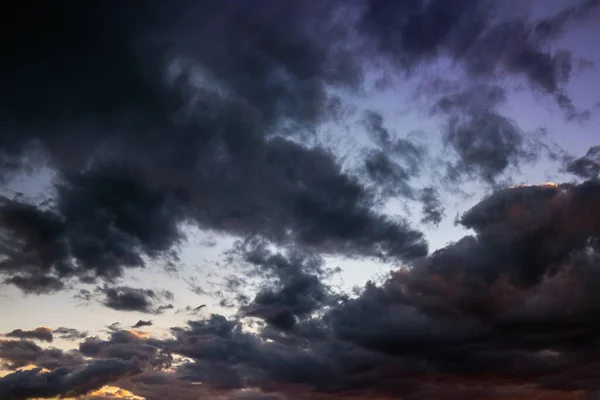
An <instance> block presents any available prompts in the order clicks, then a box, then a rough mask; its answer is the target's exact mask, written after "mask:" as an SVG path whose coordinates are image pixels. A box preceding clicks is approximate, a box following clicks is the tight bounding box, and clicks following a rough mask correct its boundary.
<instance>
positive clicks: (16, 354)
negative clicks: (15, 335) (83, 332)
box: [0, 340, 83, 370]
mask: <svg viewBox="0 0 600 400" xmlns="http://www.w3.org/2000/svg"><path fill="white" fill-rule="evenodd" d="M0 359H2V366H3V367H4V368H7V369H9V370H14V369H16V368H22V367H25V366H27V365H36V366H38V367H42V368H47V369H54V368H58V367H62V366H77V365H80V364H81V363H82V362H83V359H82V357H81V356H80V355H79V354H78V353H76V352H72V351H66V352H65V351H63V350H60V349H57V348H53V347H50V348H46V349H44V348H42V347H40V346H38V345H37V344H35V343H34V342H32V341H30V340H2V341H0Z"/></svg>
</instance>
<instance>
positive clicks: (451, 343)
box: [0, 0, 600, 400]
mask: <svg viewBox="0 0 600 400" xmlns="http://www.w3.org/2000/svg"><path fill="white" fill-rule="evenodd" d="M596 3H597V2H596ZM594 5H595V4H594V2H586V3H585V5H584V6H582V8H577V7H579V6H575V7H573V8H571V9H569V10H567V11H566V12H563V13H560V14H558V15H554V16H550V17H549V18H548V19H546V20H543V21H533V22H532V21H528V20H525V19H524V18H522V17H521V16H519V17H516V18H513V17H511V16H510V15H509V17H508V18H506V19H504V20H502V21H500V20H497V19H495V17H493V11H494V7H493V6H492V3H491V2H488V1H484V0H479V1H478V0H460V1H458V2H452V4H450V2H448V1H444V0H433V1H427V2H425V1H376V0H360V1H357V2H354V3H353V4H352V5H351V6H348V2H342V1H336V0H330V1H325V2H316V1H315V2H290V3H289V4H285V5H282V4H280V3H279V2H277V1H274V0H267V1H265V2H261V5H260V6H255V5H254V4H250V3H246V2H243V1H236V0H234V1H231V2H185V4H184V3H177V4H174V5H173V6H171V7H167V6H165V5H164V4H163V3H162V2H155V1H152V2H147V3H145V7H138V4H134V3H131V2H109V3H107V2H105V1H102V2H100V1H96V0H94V1H91V2H85V3H83V2H76V1H71V0H65V1H62V2H60V3H53V4H52V5H49V4H45V3H44V4H40V5H39V6H38V7H35V8H33V9H32V8H30V7H25V6H24V5H18V4H17V3H15V4H12V5H11V6H10V7H7V8H6V9H5V10H4V12H3V13H2V14H1V17H0V22H5V23H3V24H2V25H3V26H9V27H11V28H10V29H11V32H10V34H7V35H3V36H2V39H0V41H1V42H0V43H2V44H3V45H4V46H3V48H5V49H7V50H6V51H5V53H4V55H5V57H4V58H5V59H6V60H7V61H6V62H3V63H1V64H0V77H2V82H3V85H2V92H3V95H2V96H0V168H1V169H0V177H1V178H2V182H3V183H4V182H7V181H8V180H10V179H11V178H12V177H13V176H14V175H15V174H17V173H20V172H23V171H27V170H29V169H35V168H36V167H37V166H39V165H42V164H44V165H48V166H49V167H50V168H52V169H53V172H54V173H55V179H54V181H53V183H52V190H53V195H52V199H51V201H48V202H46V203H44V204H34V203H33V202H29V201H26V200H25V199H23V198H22V197H19V196H18V197H15V198H14V199H9V198H2V199H1V200H0V226H1V227H0V255H1V256H2V257H0V258H1V261H0V273H1V274H2V275H3V278H5V282H7V283H10V284H13V285H15V286H18V287H19V288H21V289H22V290H23V291H24V292H28V293H48V292H52V291H56V290H61V289H63V288H64V287H66V286H67V285H68V284H69V283H70V281H71V280H79V281H81V282H84V283H87V284H92V283H96V282H97V281H98V280H100V281H104V282H102V283H106V285H105V286H99V287H98V289H97V292H96V294H98V295H100V296H102V298H101V301H102V302H103V303H104V304H105V305H106V306H108V307H111V308H113V309H116V310H124V311H139V312H146V313H159V312H161V311H164V310H166V309H168V308H170V307H172V306H171V305H169V304H164V302H165V301H171V300H172V295H170V294H169V293H162V292H158V291H153V290H149V289H140V288H131V287H127V286H112V285H114V284H115V283H114V282H115V281H116V280H117V279H119V278H121V277H122V276H123V275H124V271H125V269H131V268H140V267H144V266H145V264H146V262H147V261H151V262H153V263H156V262H164V263H165V264H166V266H167V267H169V268H171V269H172V268H173V266H174V265H175V263H176V262H177V249H178V246H179V245H180V244H181V243H183V241H184V240H185V239H186V237H185V233H184V232H183V230H181V229H180V227H181V226H182V225H184V224H191V225H194V226H196V227H199V228H200V229H206V230H211V231H213V232H215V233H217V234H220V233H226V234H232V235H234V236H238V237H242V238H245V237H248V236H250V237H253V238H256V237H258V240H259V243H266V244H269V245H271V244H276V245H278V248H279V249H282V248H283V249H284V250H285V251H282V252H281V253H278V252H276V251H271V250H269V246H267V245H266V244H265V245H264V246H257V247H253V248H250V249H247V250H250V251H245V252H243V253H242V256H243V260H242V261H243V262H244V263H246V264H249V265H251V266H252V269H251V270H252V271H253V275H252V276H246V275H240V276H237V280H236V282H238V283H239V285H238V286H236V285H232V287H233V288H234V289H236V288H239V287H243V285H244V284H245V283H246V282H245V279H246V278H257V279H258V281H259V286H258V291H257V293H256V294H255V295H254V296H251V297H249V298H248V300H249V302H248V304H243V306H242V307H241V309H240V310H239V311H240V312H239V313H238V314H237V315H236V319H227V318H225V317H223V316H220V315H211V316H210V317H208V318H205V319H196V320H191V321H188V323H187V324H186V325H185V326H183V327H174V328H172V329H171V332H172V334H173V337H172V338H168V339H164V340H157V339H151V338H148V337H147V336H146V335H145V334H144V333H143V332H136V331H123V330H122V329H121V328H120V326H119V325H118V324H113V325H111V326H110V327H109V331H110V336H109V338H108V339H106V340H104V339H101V338H96V337H94V338H86V339H85V340H84V341H83V342H82V343H80V346H79V349H78V351H73V352H65V351H62V350H59V349H54V348H46V349H44V348H41V347H40V346H38V345H37V344H35V343H33V342H31V341H28V340H19V341H16V340H15V341H10V340H2V341H0V358H2V360H3V363H4V367H6V368H10V369H15V368H20V367H24V366H27V365H30V364H33V365H37V366H39V367H44V368H48V369H54V370H53V371H51V372H43V371H40V370H31V371H20V372H16V373H14V374H12V375H9V376H7V377H5V378H2V379H0V395H1V396H2V397H7V398H17V399H19V398H27V397H36V396H37V397H39V396H42V397H43V396H58V395H70V394H71V395H79V394H83V393H85V392H87V391H89V390H91V389H94V388H97V387H99V386H102V385H103V384H106V383H110V382H113V381H115V380H117V379H119V378H122V377H124V376H127V375H129V374H132V373H136V374H137V373H140V374H139V375H137V376H135V377H132V378H131V379H130V380H128V381H126V382H128V383H129V385H130V386H131V387H132V388H134V387H138V388H140V390H141V392H140V393H144V394H145V395H146V394H148V395H147V396H146V397H147V398H148V399H151V400H152V399H155V398H156V399H158V398H160V399H162V398H168V397H176V396H177V395H179V394H181V397H180V398H185V397H184V395H188V394H190V393H194V394H196V396H195V397H198V396H197V393H198V392H197V390H198V389H196V390H193V388H192V387H196V388H197V387H201V389H200V390H201V391H202V392H203V394H206V397H211V396H212V397H216V395H215V393H216V394H219V395H222V394H225V395H227V394H231V393H232V392H231V390H234V389H242V388H258V389H261V390H262V391H263V392H264V393H276V392H280V393H282V394H283V395H286V394H287V395H289V397H291V398H306V399H319V398H321V399H328V398H329V399H332V398H333V399H335V398H338V399H339V398H344V399H351V398H353V397H354V398H360V397H362V398H365V397H373V398H376V396H379V397H385V396H387V397H391V398H398V397H400V396H404V397H405V398H407V399H409V400H411V399H423V398H427V397H429V398H439V397H448V398H449V399H450V398H451V396H453V395H454V397H455V398H461V399H462V398H469V396H470V398H478V399H481V398H485V396H486V393H484V392H485V391H488V392H489V391H490V388H492V389H494V388H496V387H502V386H503V385H506V384H507V383H510V384H513V385H515V386H518V387H519V388H521V389H522V390H525V389H523V387H526V388H527V389H531V390H532V391H534V392H535V391H536V390H538V389H539V390H540V391H542V390H543V391H570V390H574V389H578V388H581V389H582V390H594V389H599V388H598V383H597V382H598V380H597V379H595V378H596V375H597V372H596V371H597V366H598V363H599V362H600V360H599V359H598V357H597V351H596V350H597V340H596V338H597V337H598V334H599V333H600V328H599V325H598V323H597V322H596V319H597V318H596V316H597V314H598V307H597V304H599V301H598V300H599V299H598V295H597V290H596V288H597V287H598V284H600V273H598V271H599V270H600V261H599V260H600V256H598V253H597V251H598V244H597V242H598V240H597V239H596V237H597V236H598V233H599V232H598V231H599V229H600V217H599V216H600V213H599V212H598V209H597V204H600V201H599V198H600V190H599V188H598V184H597V183H594V182H587V183H585V184H583V185H571V186H569V185H566V186H562V187H559V188H556V187H544V188H515V189H511V190H508V191H501V192H498V193H495V194H494V195H492V196H491V197H490V198H488V199H485V200H484V201H483V202H481V203H480V204H479V205H478V206H476V207H474V208H473V209H472V210H470V211H469V212H468V213H466V214H465V215H464V216H463V218H462V219H461V222H462V224H463V225H464V226H465V227H466V228H469V229H472V230H473V231H474V234H473V235H472V236H468V237H466V238H463V239H462V240H460V241H458V242H456V243H454V244H451V245H450V246H448V247H447V248H445V249H443V250H441V251H439V252H436V253H434V254H432V255H430V256H427V246H426V243H425V241H424V239H423V235H422V234H421V233H420V232H419V231H417V230H415V229H413V228H411V227H409V226H407V224H406V223H405V222H404V221H402V220H396V219H392V218H391V217H388V216H386V215H382V214H380V213H378V212H376V211H375V209H376V207H377V206H378V205H380V201H381V197H382V194H383V197H389V196H392V195H393V196H397V195H398V194H402V195H403V196H406V197H408V198H410V199H413V200H417V201H421V202H422V203H423V206H424V209H423V214H424V221H426V222H433V223H437V222H438V221H439V219H440V218H441V215H442V212H443V211H442V209H441V208H440V204H439V202H438V198H437V195H436V193H437V192H436V191H435V190H434V189H433V188H432V187H430V186H427V187H425V188H424V189H423V188H421V189H419V188H416V187H414V186H413V184H412V178H414V177H417V176H419V174H420V173H421V172H422V165H423V160H425V159H426V149H424V148H422V147H420V146H419V145H417V144H415V143H413V142H412V141H410V140H407V139H403V138H399V137H397V136H395V133H394V132H392V131H391V130H389V129H386V127H385V124H384V121H383V119H382V118H381V116H379V115H378V114H376V113H370V114H369V113H368V114H367V116H366V117H365V121H364V127H366V129H367V133H368V134H369V137H370V138H371V141H372V142H373V145H374V146H375V149H374V152H365V153H364V155H365V157H364V158H361V159H360V160H359V161H361V162H360V165H364V167H365V170H366V171H367V172H368V177H369V178H370V179H369V180H368V181H363V180H361V179H360V178H356V177H354V176H352V175H350V174H348V173H345V172H344V170H343V168H342V166H341V160H339V159H337V158H336V155H335V154H333V152H331V151H329V150H328V149H326V148H322V147H319V146H316V147H315V146H313V147H311V146H309V145H308V144H306V143H304V142H303V140H304V139H305V138H306V137H307V136H308V135H311V134H312V132H313V131H314V130H315V129H317V128H318V127H319V124H320V123H321V122H323V121H326V120H327V119H328V118H330V117H332V116H336V115H332V114H335V113H332V112H331V110H333V109H335V108H336V107H337V108H340V107H343V106H344V104H343V100H342V99H341V98H337V99H336V98H333V97H332V96H331V95H330V94H329V93H331V90H330V89H336V90H338V91H339V92H343V93H349V92H352V91H353V90H356V89H358V91H360V89H361V86H362V85H363V83H364V82H363V71H362V67H361V65H362V64H363V61H364V62H365V63H366V62H367V61H368V63H370V64H371V65H372V64H383V65H387V64H386V61H391V64H392V67H393V69H396V71H393V72H408V73H411V72H415V71H417V70H418V68H419V67H420V66H422V65H424V64H429V63H435V62H436V61H437V60H439V57H440V56H441V57H449V58H450V59H452V60H453V61H455V62H456V63H457V64H458V65H459V66H461V67H463V69H464V70H465V72H466V74H467V76H468V78H469V80H470V82H471V81H472V82H483V83H484V84H485V85H483V86H481V87H484V88H485V89H484V90H480V93H479V94H478V95H476V93H475V91H478V90H479V89H477V88H475V87H474V86H470V85H471V83H469V85H467V86H468V87H466V89H465V90H458V91H456V93H450V94H449V93H447V92H444V93H437V94H433V95H431V96H430V98H429V100H433V103H434V109H433V111H434V112H438V113H439V112H442V113H444V114H445V115H446V116H448V117H449V120H448V124H447V129H446V130H445V131H444V137H443V138H444V140H445V142H446V144H447V145H448V146H449V147H451V148H452V149H453V150H454V151H455V153H456V155H457V156H458V163H456V164H451V165H450V168H449V169H450V172H452V174H453V175H452V174H451V175H452V176H458V177H464V176H467V177H476V178H480V179H481V178H482V179H484V180H485V181H486V182H488V183H492V184H495V183H497V180H498V179H500V178H501V177H502V174H503V173H505V172H506V171H507V169H508V168H509V167H515V166H517V167H518V165H519V164H520V163H521V162H523V160H526V161H527V160H533V159H534V158H535V152H534V151H533V150H532V149H534V147H532V146H531V143H530V142H529V141H528V140H527V138H526V135H525V134H524V132H522V131H521V129H519V128H518V127H517V126H515V125H514V124H513V123H512V122H511V121H510V120H509V119H507V118H506V117H504V116H503V115H501V114H500V113H499V111H498V107H499V105H501V104H502V103H503V101H504V99H505V93H504V92H503V90H504V89H501V88H500V86H499V87H495V86H493V85H492V84H494V85H495V84H496V83H497V80H498V79H500V78H501V77H502V76H504V75H507V74H508V75H512V76H513V77H514V76H518V77H521V78H523V79H525V80H526V81H527V82H528V83H529V84H530V85H531V86H532V87H534V88H536V89H537V90H541V91H542V92H545V93H546V94H547V95H550V96H552V97H553V98H555V99H556V101H557V103H558V105H559V107H560V108H561V109H562V110H563V111H564V112H565V113H566V116H567V118H568V119H580V118H583V117H585V113H581V112H580V111H579V110H578V109H576V107H575V106H574V105H573V103H572V101H571V99H570V98H569V97H568V95H567V94H566V92H565V91H564V85H565V84H566V82H567V81H568V80H569V78H570V77H571V76H572V71H571V69H572V66H573V63H574V57H573V55H572V54H571V53H570V52H566V51H560V50H556V51H555V50H553V49H554V48H555V46H553V45H554V43H553V42H551V40H553V39H554V38H555V37H558V36H559V34H560V33H562V31H563V30H564V29H565V28H566V27H567V25H569V24H571V23H572V22H574V21H578V19H579V18H583V17H584V16H586V15H588V14H589V13H588V11H589V10H591V7H592V6H594ZM355 6H356V7H355ZM344 7H352V8H351V9H350V8H349V9H344ZM354 7H355V8H354ZM586 7H587V8H586ZM346 11H347V14H344V15H341V16H340V14H343V13H344V12H346ZM355 11H356V12H357V13H358V14H356V15H351V14H352V13H353V12H355ZM509 14H510V13H509ZM334 17H336V18H334ZM346 17H350V18H346ZM354 23H356V26H354V25H353V24H354ZM56 26H58V27H60V29H58V28H55V27H56ZM347 28H350V30H348V29H347ZM355 28H356V29H357V31H354V29H355ZM40 32H42V33H40ZM351 40H353V41H355V43H352V42H351ZM381 61H384V62H383V63H380V62H381ZM490 82H491V83H490ZM488 83H490V85H488ZM428 95H429V94H428ZM439 95H443V96H445V97H444V98H442V99H441V100H440V98H439ZM586 168H588V167H585V168H583V170H586ZM588 169H589V168H588ZM578 170H579V169H578ZM592 170H593V168H592ZM457 180H458V179H457ZM242 250H244V249H242ZM325 255H343V256H352V257H376V258H379V259H383V260H389V261H395V262H407V261H413V260H415V259H417V261H415V262H414V264H411V267H410V268H405V267H404V265H402V266H401V268H400V269H399V270H398V271H396V272H394V273H393V274H392V275H391V277H390V278H389V279H387V280H386V281H385V282H384V283H382V284H379V285H376V284H372V283H370V284H368V285H367V287H366V288H364V290H363V291H362V292H361V293H359V294H357V295H356V296H354V297H349V296H336V295H334V294H333V293H332V291H331V287H330V286H329V285H328V284H327V283H326V282H327V281H326V278H327V272H326V271H324V270H323V261H322V259H321V257H323V256H325ZM265 278H266V279H265ZM198 292H199V290H198ZM235 294H237V293H235V292H234V293H232V295H235ZM78 296H79V297H80V298H81V299H84V300H88V301H89V300H91V299H92V298H93V297H94V294H92V293H91V292H90V291H87V290H85V289H82V290H81V291H80V292H79V295H78ZM243 315H250V316H252V317H253V318H255V319H259V320H262V321H263V322H264V324H263V325H259V326H258V328H257V330H256V331H251V330H247V329H244V322H245V320H244V319H243V318H242V316H243ZM84 357H88V358H92V359H94V361H93V362H92V363H90V364H87V365H86V361H85V360H86V358H84ZM176 357H185V358H184V359H181V360H179V359H177V360H176ZM141 362H143V363H144V364H148V365H150V366H152V367H154V368H157V369H167V368H168V367H169V366H171V367H172V369H167V370H168V371H169V372H168V373H167V372H164V371H163V373H161V374H158V373H156V374H148V373H141V372H142V368H141V366H140V363H141ZM64 366H67V367H68V368H66V367H64ZM71 368H75V369H73V370H72V369H71ZM153 372H154V371H153ZM595 374H596V375H595ZM198 383H201V384H202V385H198ZM482 385H483V386H485V387H483V388H482ZM486 385H487V386H486ZM148 392H149V393H148ZM204 392H208V393H204ZM498 393H502V392H498ZM540 393H542V392H540ZM540 393H537V394H538V398H539V397H540V395H539V394H540ZM543 393H545V394H547V393H546V392H543ZM504 394H506V392H504ZM235 396H240V394H239V393H237V394H235V395H232V397H233V398H235ZM461 396H462V397H461ZM190 397H191V396H190ZM488 397H489V398H493V396H491V395H490V396H488ZM497 397H500V395H498V396H497ZM192 398H193V397H192ZM546 398H551V397H550V396H546Z"/></svg>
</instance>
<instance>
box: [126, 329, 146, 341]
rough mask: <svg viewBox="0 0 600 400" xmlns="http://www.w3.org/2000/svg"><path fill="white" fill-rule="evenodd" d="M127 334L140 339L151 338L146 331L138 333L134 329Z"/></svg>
mask: <svg viewBox="0 0 600 400" xmlns="http://www.w3.org/2000/svg"><path fill="white" fill-rule="evenodd" d="M127 332H129V333H131V334H132V335H134V336H135V337H137V338H138V339H148V338H149V337H150V334H149V333H148V332H144V331H136V330H133V329H128V330H127Z"/></svg>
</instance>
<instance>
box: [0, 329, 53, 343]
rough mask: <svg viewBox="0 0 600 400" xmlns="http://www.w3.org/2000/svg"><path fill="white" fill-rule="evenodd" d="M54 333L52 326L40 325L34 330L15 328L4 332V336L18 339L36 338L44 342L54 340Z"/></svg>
mask: <svg viewBox="0 0 600 400" xmlns="http://www.w3.org/2000/svg"><path fill="white" fill-rule="evenodd" d="M52 333H53V332H52V329H50V328H46V327H38V328H35V329H34V330H32V331H27V330H23V329H15V330H13V331H11V332H8V333H6V334H4V336H6V337H11V338H18V339H36V340H40V341H43V342H52V340H53V339H54V337H53V335H52Z"/></svg>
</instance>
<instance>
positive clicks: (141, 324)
mask: <svg viewBox="0 0 600 400" xmlns="http://www.w3.org/2000/svg"><path fill="white" fill-rule="evenodd" d="M144 326H152V320H147V321H145V320H143V319H140V320H139V321H138V322H136V323H135V325H133V326H132V328H133V329H136V328H141V327H144Z"/></svg>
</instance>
